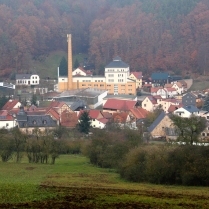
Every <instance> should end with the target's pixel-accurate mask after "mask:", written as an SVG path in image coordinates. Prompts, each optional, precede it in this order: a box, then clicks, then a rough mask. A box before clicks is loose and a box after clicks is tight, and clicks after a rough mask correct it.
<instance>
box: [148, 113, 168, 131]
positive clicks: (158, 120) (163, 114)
mask: <svg viewBox="0 0 209 209" xmlns="http://www.w3.org/2000/svg"><path fill="white" fill-rule="evenodd" d="M165 116H166V114H165V112H164V111H162V112H161V113H160V115H159V116H158V117H157V118H156V119H155V121H154V122H153V123H152V124H151V126H150V127H148V128H147V130H148V131H149V132H152V131H153V130H154V129H155V127H156V126H157V125H158V124H159V123H160V122H161V121H162V119H163V118H164V117H165Z"/></svg>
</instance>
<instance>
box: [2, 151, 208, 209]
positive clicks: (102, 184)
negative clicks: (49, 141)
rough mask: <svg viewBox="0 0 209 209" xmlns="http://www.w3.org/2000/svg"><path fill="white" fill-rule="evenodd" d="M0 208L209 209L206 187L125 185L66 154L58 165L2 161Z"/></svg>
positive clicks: (83, 159)
mask: <svg viewBox="0 0 209 209" xmlns="http://www.w3.org/2000/svg"><path fill="white" fill-rule="evenodd" d="M0 208H176V209H180V208H198V209H201V208H209V191H208V188H203V187H180V186H162V185H152V184H137V183H129V182H125V181H123V180H122V179H121V178H120V177H119V175H118V174H117V173H115V172H114V170H110V169H102V168H97V167H94V166H93V165H91V164H89V162H88V159H87V158H86V157H83V156H80V155H62V156H60V157H59V158H58V159H57V161H56V164H55V165H42V164H28V163H27V162H26V161H25V162H24V161H23V162H22V163H14V162H8V163H3V162H0Z"/></svg>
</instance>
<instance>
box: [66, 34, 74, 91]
mask: <svg viewBox="0 0 209 209" xmlns="http://www.w3.org/2000/svg"><path fill="white" fill-rule="evenodd" d="M67 42H68V90H71V89H73V78H72V71H73V64H72V61H73V59H72V39H71V34H67Z"/></svg>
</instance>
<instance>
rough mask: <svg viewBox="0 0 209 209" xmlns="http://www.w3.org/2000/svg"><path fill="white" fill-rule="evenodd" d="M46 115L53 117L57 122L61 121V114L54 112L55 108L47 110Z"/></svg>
mask: <svg viewBox="0 0 209 209" xmlns="http://www.w3.org/2000/svg"><path fill="white" fill-rule="evenodd" d="M63 112H65V111H63ZM46 115H51V116H52V117H53V118H55V119H56V120H59V119H60V115H59V113H58V112H57V111H56V110H54V108H50V109H49V110H47V111H46Z"/></svg>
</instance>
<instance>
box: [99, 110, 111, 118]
mask: <svg viewBox="0 0 209 209" xmlns="http://www.w3.org/2000/svg"><path fill="white" fill-rule="evenodd" d="M101 113H102V115H103V117H104V118H106V119H111V118H112V114H111V113H109V112H101Z"/></svg>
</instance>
